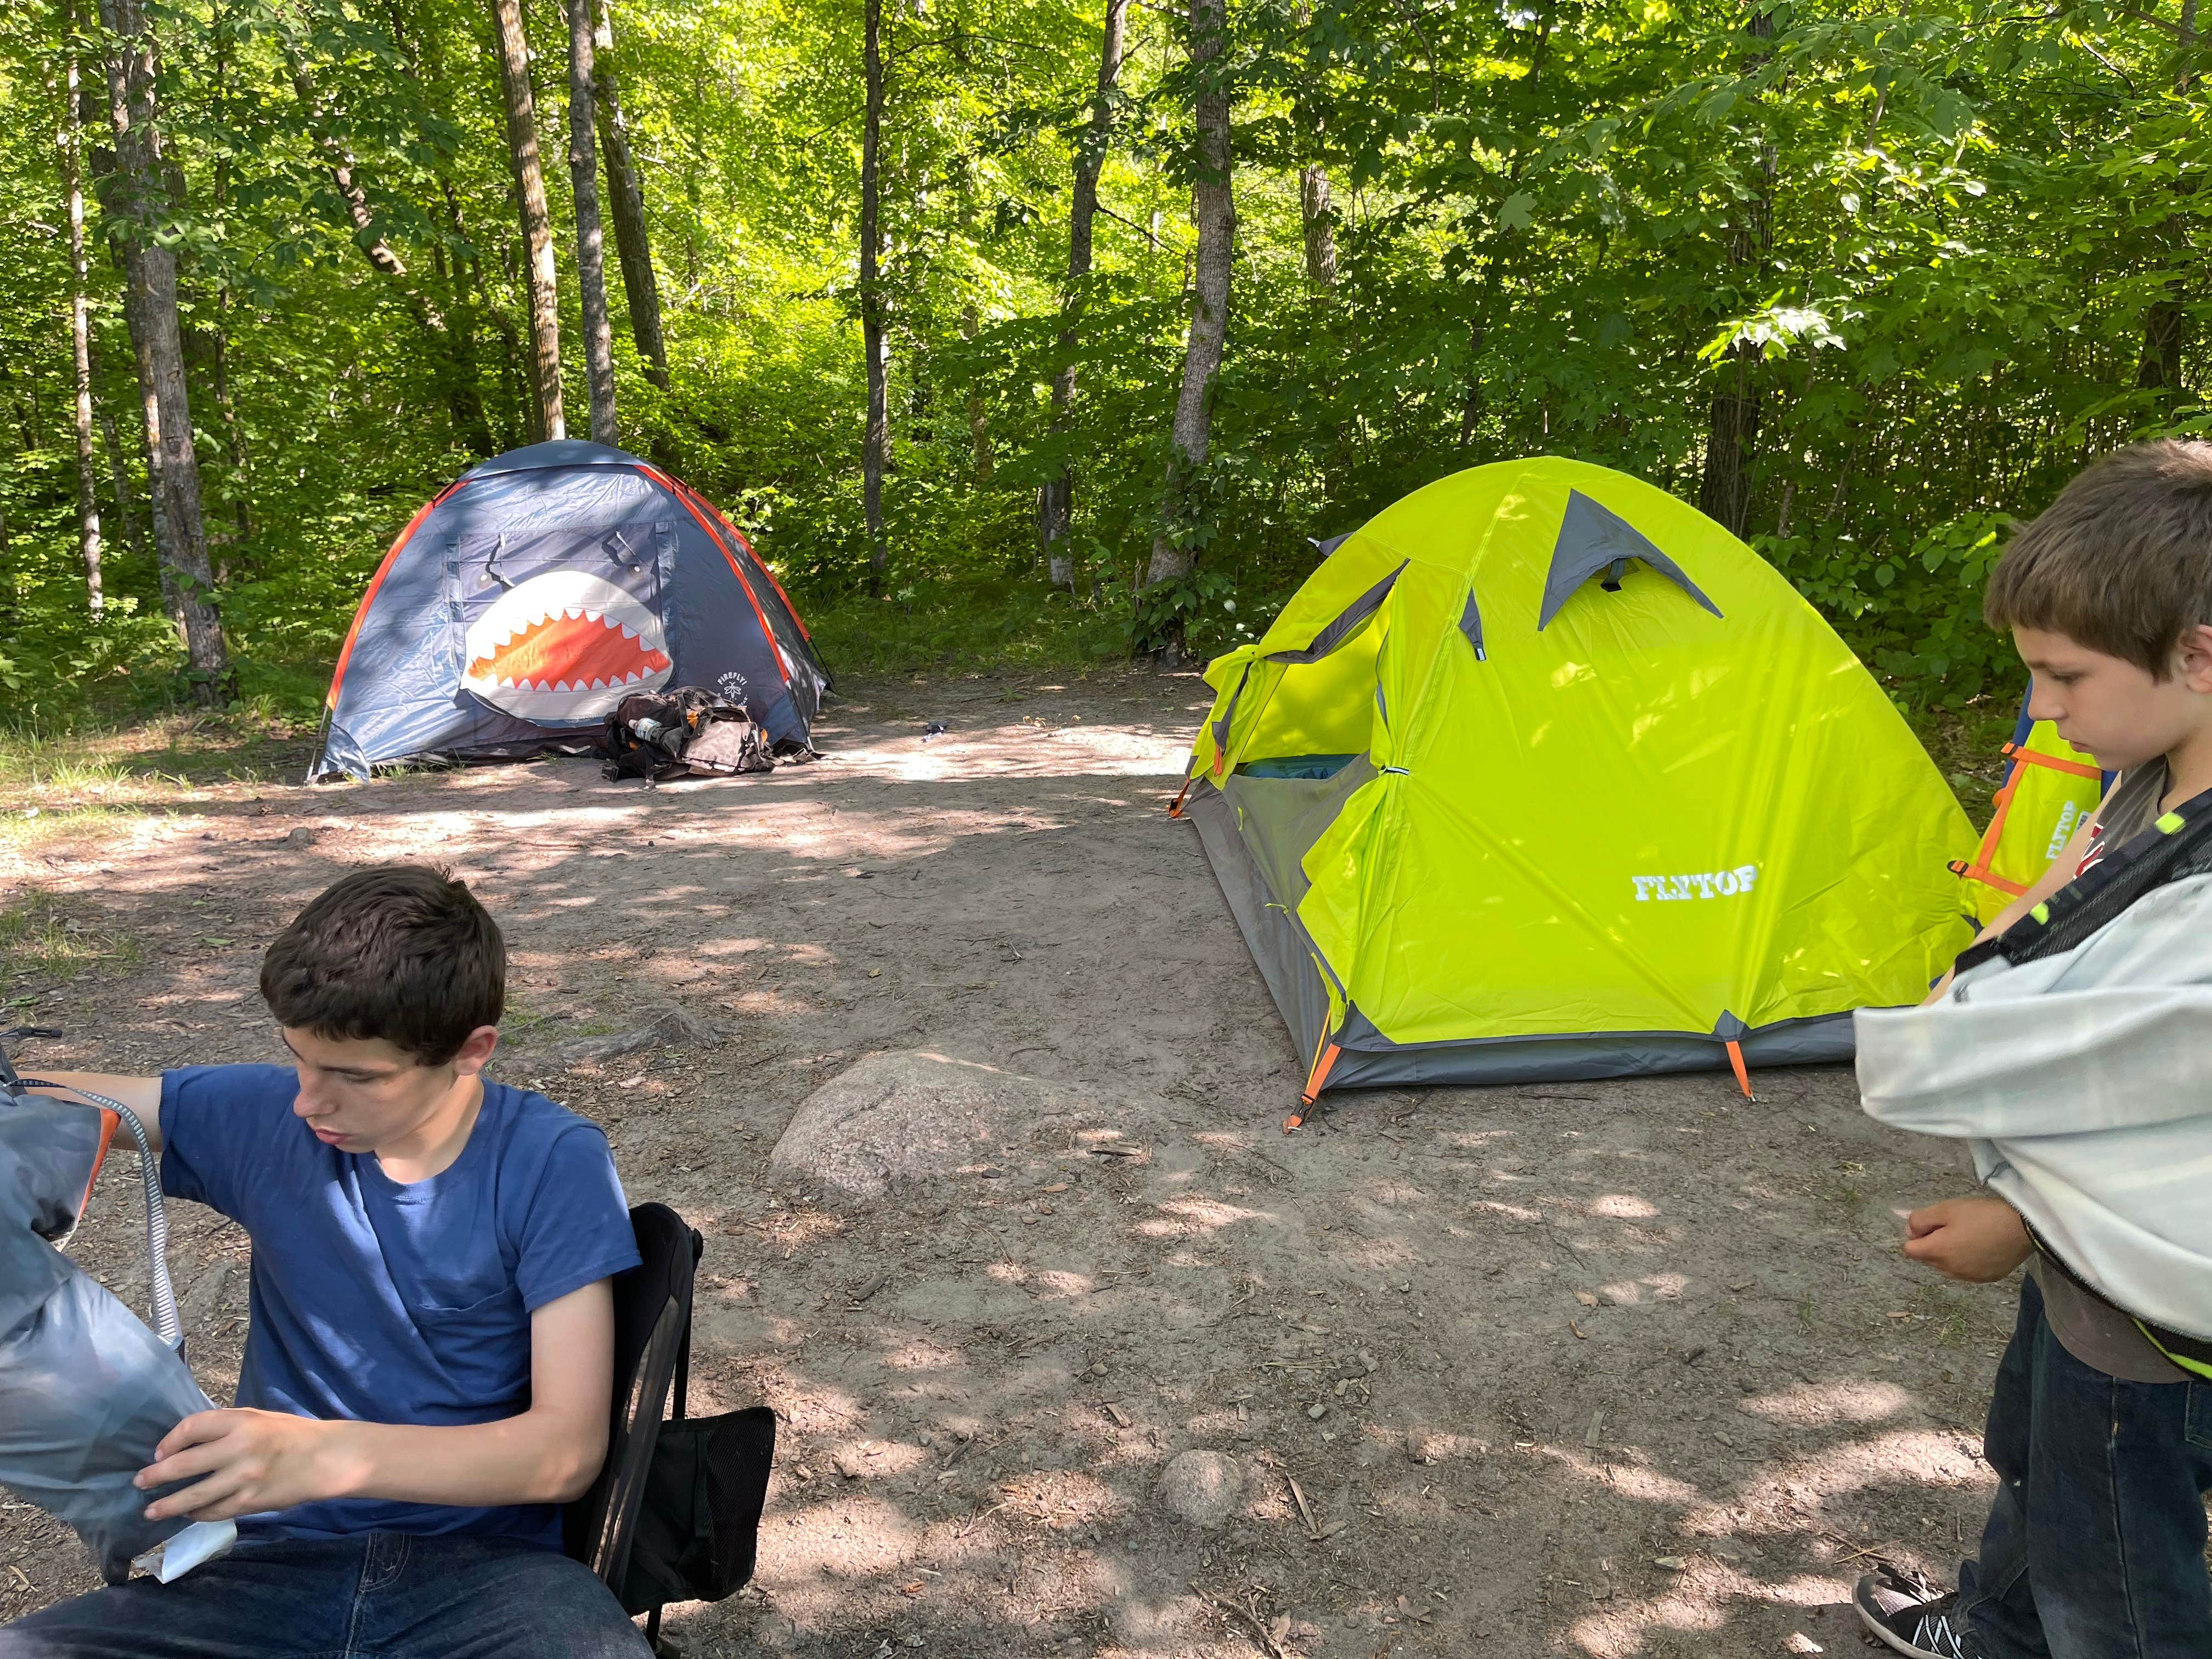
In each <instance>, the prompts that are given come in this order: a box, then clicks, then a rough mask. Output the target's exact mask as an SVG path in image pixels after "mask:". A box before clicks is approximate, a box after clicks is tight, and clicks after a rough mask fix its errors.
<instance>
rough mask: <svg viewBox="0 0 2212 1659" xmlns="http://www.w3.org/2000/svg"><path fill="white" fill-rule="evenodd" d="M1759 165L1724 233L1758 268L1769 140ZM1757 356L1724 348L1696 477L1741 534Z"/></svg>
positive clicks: (1770, 162) (1747, 516)
mask: <svg viewBox="0 0 2212 1659" xmlns="http://www.w3.org/2000/svg"><path fill="white" fill-rule="evenodd" d="M1750 33H1752V34H1753V36H1754V37H1756V38H1758V39H1760V40H1771V39H1772V38H1773V34H1774V14H1773V13H1771V12H1759V13H1757V14H1755V15H1753V17H1752V19H1751V23H1750ZM1767 56H1768V54H1766V53H1765V52H1757V53H1754V54H1753V56H1752V58H1751V59H1750V61H1749V64H1748V65H1747V67H1753V68H1755V67H1757V66H1758V65H1759V64H1761V63H1763V62H1765V59H1766V57H1767ZM1774 173H1775V149H1774V145H1773V143H1771V141H1770V142H1769V143H1766V144H1765V145H1763V146H1762V147H1761V149H1760V151H1759V176H1760V183H1759V192H1758V194H1757V195H1755V196H1754V197H1753V198H1752V200H1751V202H1750V203H1749V204H1748V205H1747V209H1746V210H1744V211H1743V212H1741V213H1740V214H1739V215H1738V216H1737V218H1736V222H1735V228H1734V230H1733V231H1732V232H1731V234H1730V235H1729V245H1728V261H1729V264H1731V265H1734V266H1736V267H1739V268H1743V267H1757V268H1759V269H1760V270H1763V269H1764V267H1765V264H1766V258H1767V253H1768V252H1769V249H1770V247H1771V242H1772V240H1773V214H1774ZM1764 280H1765V279H1764V277H1763V276H1756V277H1755V278H1754V281H1755V282H1763V281H1764ZM1758 356H1759V353H1758V349H1757V348H1756V347H1754V346H1753V344H1752V343H1750V342H1749V341H1748V340H1739V341H1737V342H1736V343H1735V345H1734V346H1732V347H1730V348H1729V354H1728V357H1727V360H1726V362H1724V364H1723V367H1722V369H1721V384H1720V389H1719V390H1718V391H1717V392H1715V393H1714V394H1713V404H1712V410H1711V418H1710V419H1709V420H1708V421H1707V422H1706V428H1705V470H1704V472H1703V474H1702V476H1701V477H1699V482H1698V507H1699V510H1700V511H1702V512H1703V513H1705V516H1706V517H1707V518H1709V519H1711V520H1714V521H1715V522H1716V523H1717V524H1719V525H1720V526H1722V527H1723V528H1724V529H1725V530H1726V531H1727V532H1729V534H1730V535H1731V536H1741V535H1742V534H1743V533H1744V532H1745V530H1746V529H1747V526H1749V524H1750V521H1751V464H1752V456H1753V452H1754V450H1755V448H1756V447H1757V444H1758V441H1759V392H1758V388H1757V387H1755V386H1753V385H1752V383H1751V369H1752V365H1753V362H1756V361H1757V360H1758Z"/></svg>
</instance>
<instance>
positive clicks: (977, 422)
mask: <svg viewBox="0 0 2212 1659" xmlns="http://www.w3.org/2000/svg"><path fill="white" fill-rule="evenodd" d="M980 326H981V321H980V319H978V318H977V317H976V315H975V301H972V300H971V301H969V302H968V303H967V304H966V305H964V306H963V307H961V308H960V336H961V337H962V338H963V339H966V340H972V339H974V338H975V331H976V330H977V328H979V327H980ZM968 442H969V447H971V448H972V449H973V450H974V451H975V482H976V483H979V484H987V483H990V482H991V465H992V462H993V459H994V457H993V455H992V453H991V416H990V413H989V410H988V409H987V406H986V404H985V403H984V401H983V388H982V387H981V386H980V385H978V384H977V383H976V382H975V381H973V380H970V381H969V383H968Z"/></svg>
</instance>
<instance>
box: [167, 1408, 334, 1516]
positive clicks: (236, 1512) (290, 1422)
mask: <svg viewBox="0 0 2212 1659" xmlns="http://www.w3.org/2000/svg"><path fill="white" fill-rule="evenodd" d="M356 1427H357V1425H355V1424H351V1423H335V1422H322V1421H319V1420H317V1419H314V1418H312V1417H295V1416H293V1415H291V1414H290V1413H289V1412H261V1411H216V1412H199V1413H195V1414H194V1415H192V1416H191V1417H188V1418H186V1419H185V1420H184V1421H183V1422H181V1423H179V1424H178V1425H177V1426H176V1427H175V1428H173V1429H171V1430H170V1431H169V1432H168V1433H167V1435H166V1436H165V1437H163V1438H162V1441H161V1444H160V1445H159V1446H157V1447H156V1448H155V1451H154V1455H155V1459H156V1460H157V1461H156V1462H154V1463H153V1464H152V1465H151V1466H150V1467H149V1468H143V1469H141V1470H140V1471H139V1472H138V1474H137V1477H136V1484H137V1486H140V1487H142V1488H144V1487H152V1486H173V1485H174V1484H175V1483H176V1482H178V1481H179V1480H192V1478H193V1477H194V1476H196V1475H198V1476H204V1477H206V1478H205V1479H204V1480H198V1481H197V1482H196V1483H195V1484H193V1485H191V1486H186V1487H185V1489H184V1490H183V1491H181V1492H171V1493H170V1494H169V1495H168V1496H167V1498H162V1499H161V1501H160V1502H158V1503H155V1504H149V1505H148V1506H147V1510H146V1518H147V1519H148V1520H149V1521H166V1520H168V1519H170V1518H171V1517H172V1516H187V1517H189V1518H191V1520H194V1521H228V1520H231V1519H233V1518H234V1517H236V1516H241V1515H258V1514H260V1513H262V1512H263V1511H264V1510H283V1509H289V1508H291V1507H292V1505H293V1504H312V1503H315V1502H317V1501H319V1500H320V1499H323V1498H342V1497H343V1496H345V1495H346V1494H347V1493H348V1492H350V1491H352V1490H353V1489H354V1487H355V1486H356V1485H357V1484H358V1483H359V1482H360V1480H362V1478H363V1477H364V1476H365V1474H366V1473H367V1469H368V1455H367V1453H366V1449H363V1448H361V1447H357V1446H356V1445H354V1444H353V1443H352V1441H353V1438H354V1431H355V1430H356Z"/></svg>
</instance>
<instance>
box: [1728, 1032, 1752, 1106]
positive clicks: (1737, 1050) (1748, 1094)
mask: <svg viewBox="0 0 2212 1659" xmlns="http://www.w3.org/2000/svg"><path fill="white" fill-rule="evenodd" d="M1728 1051H1729V1065H1730V1066H1734V1067H1735V1086H1736V1087H1737V1088H1739V1089H1741V1090H1742V1091H1743V1097H1744V1098H1745V1099H1746V1100H1756V1099H1758V1098H1759V1097H1758V1096H1757V1095H1755V1094H1753V1093H1752V1091H1751V1073H1749V1072H1748V1071H1747V1070H1746V1069H1745V1067H1744V1063H1743V1045H1742V1044H1741V1042H1731V1043H1729V1046H1728Z"/></svg>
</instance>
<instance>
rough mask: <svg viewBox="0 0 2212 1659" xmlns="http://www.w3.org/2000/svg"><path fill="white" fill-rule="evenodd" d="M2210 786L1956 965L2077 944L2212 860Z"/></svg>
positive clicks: (2016, 960)
mask: <svg viewBox="0 0 2212 1659" xmlns="http://www.w3.org/2000/svg"><path fill="white" fill-rule="evenodd" d="M2208 854H2212V789H2208V790H2206V791H2205V792H2204V793H2203V794H2201V795H2192V796H2191V798H2190V799H2187V800H2185V801H2184V802H2182V804H2181V805H2179V806H2177V807H2175V808H2174V809H2173V811H2171V812H2166V813H2163V814H2161V815H2160V817H2159V819H2158V821H2157V822H2156V823H2154V824H2152V825H2151V827H2150V828H2149V829H2146V830H2144V831H2143V832H2142V834H2141V835H2139V836H2136V837H2135V838H2134V839H2133V840H2131V841H2129V842H2125V843H2124V844H2123V845H2121V846H2119V847H2117V848H2113V849H2112V851H2111V852H2110V853H2107V854H2106V855H2105V856H2104V857H2103V858H2101V859H2100V860H2098V861H2097V862H2096V863H2094V864H2093V865H2091V866H2089V868H2088V869H2087V870H2086V871H2084V872H2082V873H2081V874H2080V875H2078V876H2076V877H2075V878H2074V879H2073V880H2072V881H2069V882H2068V883H2067V884H2066V885H2065V886H2063V887H2062V888H2060V889H2059V890H2057V892H2055V893H2053V894H2052V895H2051V896H2050V897H2049V898H2047V899H2045V900H2044V901H2043V902H2042V903H2040V904H2039V905H2037V906H2036V907H2035V908H2033V910H2030V911H2029V912H2028V913H2027V915H2024V916H2022V917H2021V919H2020V920H2019V921H2016V922H2015V923H2014V924H2013V925H2012V926H2011V927H2008V928H2007V929H2006V930H2005V931H2004V932H2003V933H1999V934H1998V935H1997V936H1996V938H1994V939H1984V940H1983V941H1982V942H1981V943H1980V944H1978V945H1969V946H1968V947H1967V948H1966V951H1963V952H1961V953H1960V957H1959V960H1958V965H1957V969H1956V971H1958V972H1960V973H1962V974H1963V973H1965V972H1966V971H1967V970H1968V969H1972V968H1978V967H1980V966H1981V965H1982V964H1983V963H1985V962H1989V961H1990V960H1992V959H1993V958H1996V957H2002V958H2003V959H2004V960H2005V961H2006V962H2008V963H2012V964H2013V965H2014V966H2015V967H2017V966H2019V965H2020V964H2021V963H2023V962H2033V961H2036V960H2037V959H2038V958H2039V957H2051V956H2057V954H2059V953H2060V952H2061V951H2070V950H2072V949H2074V947H2075V946H2076V945H2080V944H2081V943H2082V942H2083V941H2084V940H2085V939H2087V938H2088V937H2089V936H2090V935H2091V934H2092V933H2095V932H2096V931H2097V930H2098V929H2099V928H2100V927H2104V926H2105V925H2106V923H2107V922H2109V921H2112V920H2113V919H2114V918H2115V917H2117V916H2118V915H2119V914H2120V913H2121V912H2122V911H2123V910H2125V909H2127V908H2129V906H2130V905H2132V904H2133V903H2135V902H2136V900H2137V899H2139V898H2141V897H2142V896H2143V895H2144V894H2145V893H2148V892H2149V891H2151V890H2153V889H2154V888H2158V887H2162V886H2164V885H2165V884H2166V883H2168V882H2170V881H2176V880H2179V879H2180V878H2181V877H2183V876H2185V875H2188V874H2191V873H2194V872H2196V871H2197V870H2199V869H2203V868H2207V867H2212V861H2208Z"/></svg>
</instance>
